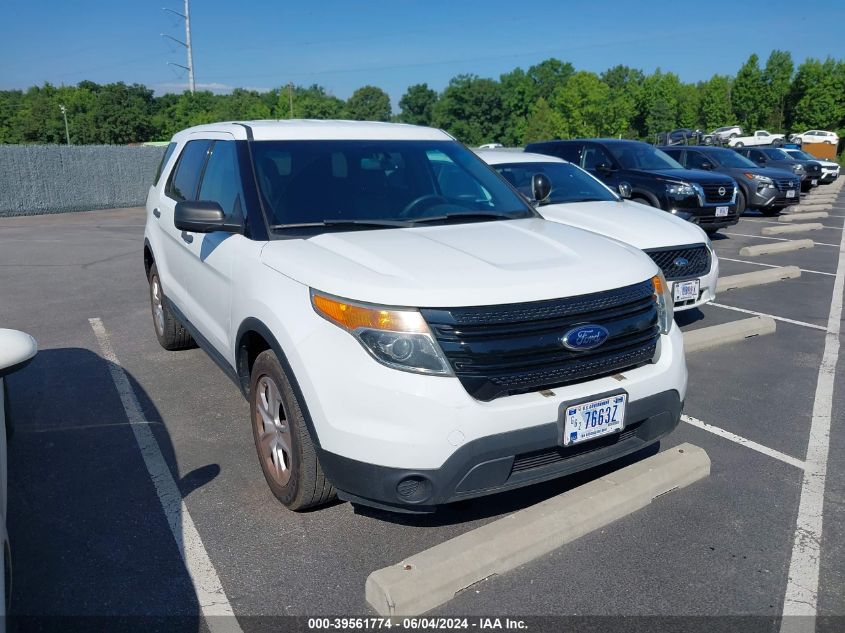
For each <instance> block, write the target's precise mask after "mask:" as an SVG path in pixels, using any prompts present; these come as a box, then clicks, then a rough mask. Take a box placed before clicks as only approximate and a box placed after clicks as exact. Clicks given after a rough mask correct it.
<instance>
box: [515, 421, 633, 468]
mask: <svg viewBox="0 0 845 633" xmlns="http://www.w3.org/2000/svg"><path fill="white" fill-rule="evenodd" d="M642 423H643V420H641V421H639V422H636V423H635V424H632V425H631V426H629V427H626V428H624V429H622V432H621V433H613V434H611V435H605V436H604V437H600V438H597V439H595V440H590V441H589V442H584V443H582V444H575V445H574V446H553V447H551V448H543V449H540V450H538V451H532V452H530V453H522V454H521V455H517V456H516V458H515V459H514V460H513V466H511V474H513V473H520V472H525V471H526V470H533V469H535V468H542V467H544V466H549V465H551V464H556V463H558V462H562V461H563V460H565V459H571V458H573V457H577V456H579V455H586V454H587V453H593V452H595V451H600V450H601V449H603V448H607V447H608V446H613V445H615V444H618V443H619V442H624V441H625V440H628V439H631V438H632V437H634V436H635V435H636V434H637V429H638V428H639V427H640V425H641V424H642Z"/></svg>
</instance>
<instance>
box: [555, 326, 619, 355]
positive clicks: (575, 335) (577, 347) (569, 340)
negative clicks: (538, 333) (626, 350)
mask: <svg viewBox="0 0 845 633" xmlns="http://www.w3.org/2000/svg"><path fill="white" fill-rule="evenodd" d="M608 336H609V333H608V331H607V329H606V328H603V327H602V326H601V325H592V324H590V325H579V326H578V327H574V328H572V329H571V330H569V331H568V332H567V333H566V334H564V335H563V338H561V339H560V342H561V343H563V346H564V347H565V348H566V349H571V350H573V351H575V352H582V351H585V350H588V349H595V348H596V347H598V346H599V345H601V344H602V343H604V342H605V341H606V340H607V337H608Z"/></svg>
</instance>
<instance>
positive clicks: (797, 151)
mask: <svg viewBox="0 0 845 633" xmlns="http://www.w3.org/2000/svg"><path fill="white" fill-rule="evenodd" d="M785 151H786V153H787V154H789V155H790V156H792V157H793V158H800V159H802V160H815V157H813V156H810V155H809V154H808V153H807V152H802V151H801V150H800V149H788V150H785Z"/></svg>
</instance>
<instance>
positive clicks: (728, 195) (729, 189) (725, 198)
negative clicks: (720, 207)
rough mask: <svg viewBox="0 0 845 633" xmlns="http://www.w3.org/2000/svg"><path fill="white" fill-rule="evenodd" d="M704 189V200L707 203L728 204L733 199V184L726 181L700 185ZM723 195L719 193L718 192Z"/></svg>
mask: <svg viewBox="0 0 845 633" xmlns="http://www.w3.org/2000/svg"><path fill="white" fill-rule="evenodd" d="M701 186H702V187H703V188H704V199H705V200H707V202H730V201H731V200H733V197H734V184H733V183H732V182H731V181H729V180H726V181H725V182H714V183H710V182H708V183H706V184H703V185H701ZM720 189H721V190H722V191H724V193H719V190H720Z"/></svg>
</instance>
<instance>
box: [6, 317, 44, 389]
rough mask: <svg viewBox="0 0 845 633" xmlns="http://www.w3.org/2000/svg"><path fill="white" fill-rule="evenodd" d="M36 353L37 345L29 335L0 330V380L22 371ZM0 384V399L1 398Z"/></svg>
mask: <svg viewBox="0 0 845 633" xmlns="http://www.w3.org/2000/svg"><path fill="white" fill-rule="evenodd" d="M37 351H38V343H36V342H35V339H34V338H32V337H31V336H30V335H29V334H25V333H24V332H18V331H17V330H6V329H0V378H2V377H3V376H6V375H8V374H11V373H12V372H15V371H17V370H19V369H23V367H25V366H26V365H27V364H28V363H29V361H31V360H32V358H33V356H35V354H36V352H37ZM2 390H3V385H2V384H0V398H2V397H3V393H2Z"/></svg>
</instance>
